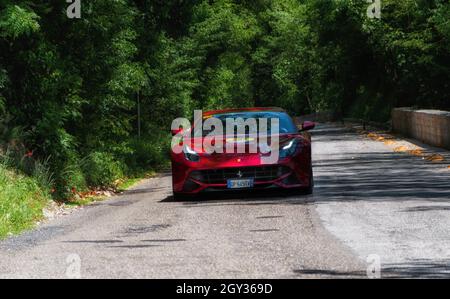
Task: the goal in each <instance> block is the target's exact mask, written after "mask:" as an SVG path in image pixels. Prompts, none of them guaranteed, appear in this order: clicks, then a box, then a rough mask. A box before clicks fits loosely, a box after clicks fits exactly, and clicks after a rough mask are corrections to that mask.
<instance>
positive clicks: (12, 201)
mask: <svg viewBox="0 0 450 299" xmlns="http://www.w3.org/2000/svg"><path fill="white" fill-rule="evenodd" d="M49 200H50V195H49V194H47V192H44V191H43V190H41V189H40V188H39V185H38V182H37V181H36V180H35V179H33V178H30V177H25V176H22V175H19V174H16V173H14V172H12V171H10V170H8V169H6V168H5V167H4V166H3V165H1V164H0V239H3V238H5V237H7V236H8V235H13V234H17V233H19V232H21V231H23V230H26V229H29V228H31V227H33V226H34V224H35V223H36V221H38V220H40V219H42V218H43V208H44V207H45V205H46V204H47V203H48V201H49Z"/></svg>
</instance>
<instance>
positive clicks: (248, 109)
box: [203, 107, 285, 117]
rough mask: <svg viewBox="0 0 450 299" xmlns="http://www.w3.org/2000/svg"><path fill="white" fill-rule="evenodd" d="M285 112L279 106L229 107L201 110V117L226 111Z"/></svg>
mask: <svg viewBox="0 0 450 299" xmlns="http://www.w3.org/2000/svg"><path fill="white" fill-rule="evenodd" d="M262 111H264V112H285V110H284V109H282V108H279V107H249V108H231V109H221V110H210V111H205V112H203V117H205V116H211V115H216V114H226V113H239V112H262Z"/></svg>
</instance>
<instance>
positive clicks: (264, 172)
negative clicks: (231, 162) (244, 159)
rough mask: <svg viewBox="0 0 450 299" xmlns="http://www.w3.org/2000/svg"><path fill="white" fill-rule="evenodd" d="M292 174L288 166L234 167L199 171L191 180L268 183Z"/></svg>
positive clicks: (194, 173)
mask: <svg viewBox="0 0 450 299" xmlns="http://www.w3.org/2000/svg"><path fill="white" fill-rule="evenodd" d="M289 172H290V169H289V168H288V167H286V166H277V165H273V166H257V167H233V168H221V169H208V170H198V171H193V172H192V173H191V178H193V179H195V180H198V181H200V182H203V183H206V184H225V183H226V182H227V180H228V179H241V178H242V179H245V178H253V179H255V181H261V182H268V181H272V180H275V179H277V178H279V177H280V176H282V175H284V174H287V173H289Z"/></svg>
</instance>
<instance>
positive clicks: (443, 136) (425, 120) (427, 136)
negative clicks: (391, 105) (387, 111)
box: [392, 108, 450, 149]
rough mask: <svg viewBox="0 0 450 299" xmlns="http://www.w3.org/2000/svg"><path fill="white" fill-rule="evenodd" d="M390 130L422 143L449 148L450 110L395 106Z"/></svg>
mask: <svg viewBox="0 0 450 299" xmlns="http://www.w3.org/2000/svg"><path fill="white" fill-rule="evenodd" d="M392 130H393V131H394V132H397V133H400V134H402V135H405V136H408V137H411V138H415V139H418V140H420V141H422V142H424V143H427V144H430V145H433V146H437V147H443V148H447V149H450V112H448V111H439V110H414V109H411V108H395V109H394V110H393V111H392Z"/></svg>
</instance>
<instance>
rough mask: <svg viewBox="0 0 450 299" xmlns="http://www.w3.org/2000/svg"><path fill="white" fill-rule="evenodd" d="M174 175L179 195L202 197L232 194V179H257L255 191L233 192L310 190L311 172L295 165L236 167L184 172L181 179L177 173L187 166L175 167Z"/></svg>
mask: <svg viewBox="0 0 450 299" xmlns="http://www.w3.org/2000/svg"><path fill="white" fill-rule="evenodd" d="M172 167H173V171H174V175H173V177H174V181H173V190H174V192H176V193H184V194H198V193H201V192H208V191H226V190H231V189H228V187H227V180H228V179H253V181H254V184H253V187H251V188H242V189H233V191H238V190H249V189H255V190H258V189H271V188H283V189H292V188H303V187H309V184H310V172H309V171H307V170H303V169H300V168H298V167H296V165H295V164H294V163H292V162H291V161H287V162H286V163H281V164H274V165H257V166H233V167H223V168H214V169H189V168H187V169H184V171H182V172H181V173H184V175H183V176H182V178H181V179H180V172H178V181H177V180H176V179H177V174H176V173H175V171H176V170H177V169H178V170H181V169H180V168H184V167H183V165H174V164H173V165H172Z"/></svg>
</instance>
